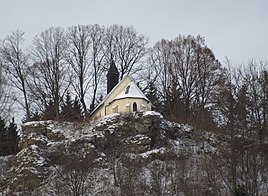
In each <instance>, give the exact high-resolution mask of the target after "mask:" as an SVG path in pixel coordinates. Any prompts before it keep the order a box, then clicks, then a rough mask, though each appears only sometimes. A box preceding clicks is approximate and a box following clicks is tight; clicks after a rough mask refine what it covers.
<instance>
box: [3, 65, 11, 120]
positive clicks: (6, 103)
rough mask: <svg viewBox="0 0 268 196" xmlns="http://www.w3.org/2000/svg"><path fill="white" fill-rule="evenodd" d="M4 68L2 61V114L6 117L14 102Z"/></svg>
mask: <svg viewBox="0 0 268 196" xmlns="http://www.w3.org/2000/svg"><path fill="white" fill-rule="evenodd" d="M3 72H4V70H3V67H2V64H1V62H0V116H1V117H2V118H5V117H6V115H5V114H7V113H8V111H9V110H10V107H11V106H12V104H13V101H12V100H11V92H10V88H8V85H7V81H6V78H5V76H4V73H3Z"/></svg>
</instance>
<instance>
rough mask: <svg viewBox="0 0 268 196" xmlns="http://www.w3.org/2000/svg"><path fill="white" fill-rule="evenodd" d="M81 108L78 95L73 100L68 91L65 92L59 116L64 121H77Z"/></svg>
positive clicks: (80, 116) (79, 118)
mask: <svg viewBox="0 0 268 196" xmlns="http://www.w3.org/2000/svg"><path fill="white" fill-rule="evenodd" d="M81 113H82V109H81V105H80V102H79V99H78V97H75V100H74V101H73V100H72V99H71V95H70V92H67V94H66V97H65V101H64V104H63V106H62V108H61V118H62V120H66V121H79V120H81V118H82V114H81Z"/></svg>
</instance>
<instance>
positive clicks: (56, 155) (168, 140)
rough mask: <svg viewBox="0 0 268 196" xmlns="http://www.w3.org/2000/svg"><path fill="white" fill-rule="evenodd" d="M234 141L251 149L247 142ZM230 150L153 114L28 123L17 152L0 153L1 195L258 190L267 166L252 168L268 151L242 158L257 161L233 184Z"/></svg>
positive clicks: (225, 139)
mask: <svg viewBox="0 0 268 196" xmlns="http://www.w3.org/2000/svg"><path fill="white" fill-rule="evenodd" d="M235 141H236V142H235V143H236V144H237V145H240V147H241V146H247V147H248V149H249V150H252V149H255V147H254V146H253V147H252V143H251V141H250V140H246V141H245V140H242V139H241V138H240V137H236V139H235ZM232 147H233V146H232V142H231V138H230V137H229V136H226V135H222V134H220V133H212V132H209V131H204V130H196V129H194V128H193V127H190V126H188V125H183V124H176V123H172V122H169V121H167V120H165V119H163V117H162V116H161V115H160V114H159V113H156V112H144V113H134V114H129V115H121V114H116V115H111V116H107V117H104V118H102V119H100V120H98V121H95V122H93V123H67V122H62V123H59V122H55V121H36V122H28V123H26V124H25V125H24V134H23V137H22V139H21V141H20V148H21V151H20V152H19V153H18V154H17V155H16V156H8V157H2V158H0V165H1V166H2V170H1V173H0V187H1V189H0V195H1V193H2V195H230V194H232V193H234V192H235V191H236V192H240V193H243V191H245V190H247V191H255V192H257V193H259V194H260V195H261V193H264V192H265V191H266V190H267V184H266V182H265V181H264V180H265V179H267V175H266V174H267V170H259V169H260V167H261V166H262V167H264V166H265V163H267V162H266V161H267V156H266V155H265V154H264V156H260V155H258V153H257V154H253V155H252V156H256V157H250V156H248V157H247V159H248V161H251V159H252V160H253V159H255V158H257V160H258V159H261V160H262V162H257V163H256V165H257V167H258V168H256V169H255V171H254V172H255V173H254V174H255V176H251V178H250V180H251V181H252V182H251V181H250V182H247V179H246V178H247V175H251V172H250V168H249V165H248V167H244V168H243V169H246V170H247V171H246V173H247V175H243V177H244V179H242V178H241V180H240V182H238V181H237V184H238V186H237V187H236V189H232V185H233V181H232V177H233V175H232V172H233V171H234V170H233V169H236V172H237V175H239V172H242V169H241V166H240V165H239V164H237V165H236V166H235V167H233V166H234V165H233V164H234V162H233V161H234V160H233V159H232V156H231V155H233V154H232V153H233V151H232V149H233V148H232ZM266 147H267V146H266ZM236 153H238V154H239V153H240V151H239V150H237V151H236ZM266 154H267V153H266ZM236 161H238V162H239V161H240V160H239V159H236ZM250 166H251V165H250ZM266 168H267V167H266ZM240 169H241V170H240ZM261 171H266V173H262V174H261ZM252 175H253V173H252ZM249 177H250V176H249ZM237 178H238V177H237ZM254 179H255V181H254V182H253V180H254ZM243 180H244V181H243ZM250 183H252V187H251V189H248V187H247V186H248V185H249V184H250ZM254 183H255V184H254ZM253 185H255V186H254V187H253Z"/></svg>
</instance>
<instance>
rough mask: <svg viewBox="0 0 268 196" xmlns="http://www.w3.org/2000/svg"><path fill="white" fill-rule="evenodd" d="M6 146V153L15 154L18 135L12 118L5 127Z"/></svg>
mask: <svg viewBox="0 0 268 196" xmlns="http://www.w3.org/2000/svg"><path fill="white" fill-rule="evenodd" d="M6 139H7V147H8V151H7V153H8V154H16V153H17V152H18V151H19V149H18V143H19V136H18V131H17V125H16V124H15V121H14V118H13V119H12V122H10V124H9V127H8V129H7V138H6Z"/></svg>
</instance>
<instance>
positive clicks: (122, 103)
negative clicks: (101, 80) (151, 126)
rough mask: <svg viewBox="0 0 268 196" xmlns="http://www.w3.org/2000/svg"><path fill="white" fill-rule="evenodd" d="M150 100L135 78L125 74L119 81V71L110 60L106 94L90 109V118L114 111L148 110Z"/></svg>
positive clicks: (93, 118)
mask: <svg viewBox="0 0 268 196" xmlns="http://www.w3.org/2000/svg"><path fill="white" fill-rule="evenodd" d="M150 110H151V102H150V100H149V99H148V98H147V97H146V96H145V95H144V93H143V92H142V91H141V90H140V88H139V87H138V86H137V84H136V82H135V80H134V79H133V78H132V77H130V76H125V77H124V78H123V79H122V80H121V81H120V82H119V72H118V69H117V67H116V65H115V62H114V61H113V60H111V63H110V67H109V70H108V73H107V95H106V97H105V98H104V99H103V101H102V102H101V103H100V104H99V105H98V106H97V107H96V108H95V109H94V110H93V111H92V113H91V114H90V117H89V118H90V120H96V119H98V118H100V117H103V116H107V115H110V114H114V113H130V112H142V111H150Z"/></svg>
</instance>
